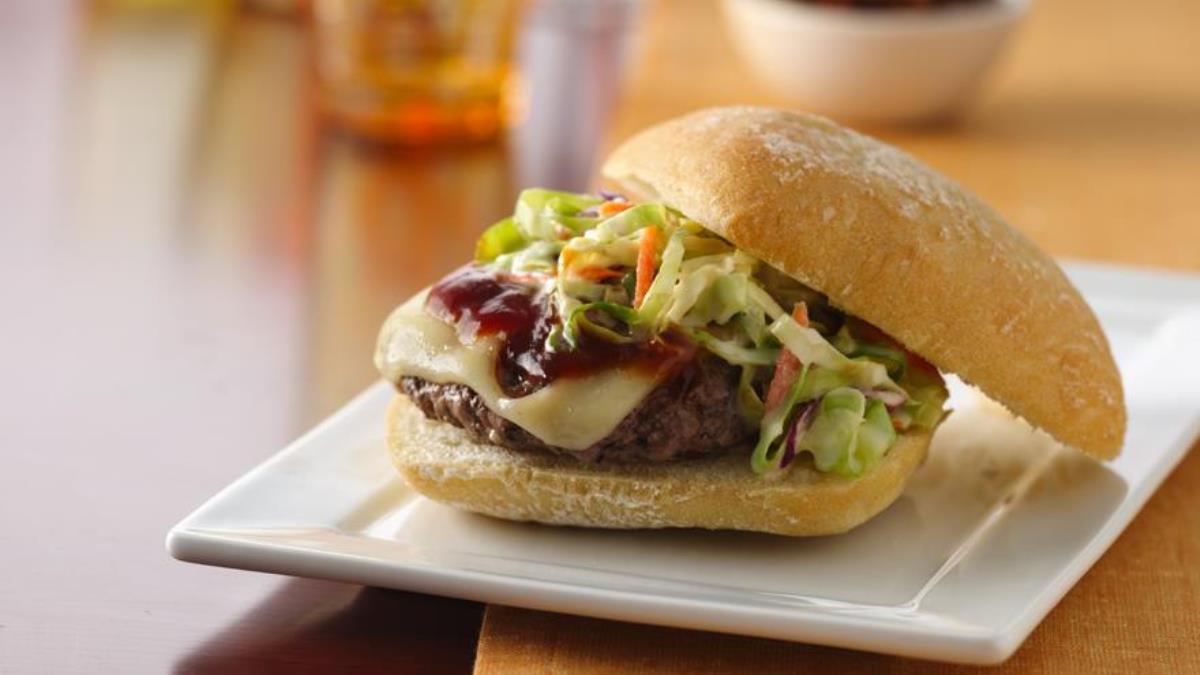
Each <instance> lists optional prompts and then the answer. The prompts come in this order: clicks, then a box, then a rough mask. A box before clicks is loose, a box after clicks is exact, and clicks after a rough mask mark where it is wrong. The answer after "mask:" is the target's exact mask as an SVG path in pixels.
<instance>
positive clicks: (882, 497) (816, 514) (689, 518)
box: [388, 396, 930, 536]
mask: <svg viewBox="0 0 1200 675" xmlns="http://www.w3.org/2000/svg"><path fill="white" fill-rule="evenodd" d="M929 438H930V434H929V433H928V432H917V433H913V432H909V433H905V434H904V435H902V436H900V437H899V439H897V441H896V444H895V445H893V446H892V448H891V449H890V450H889V451H888V453H887V455H886V456H885V457H884V459H883V460H882V461H881V462H880V463H879V465H878V466H876V467H875V468H874V469H873V470H871V471H869V472H868V473H867V474H866V475H864V476H862V477H860V478H856V479H847V478H842V477H840V476H836V475H832V474H827V473H820V472H818V471H816V470H815V469H813V468H812V465H811V464H807V463H804V464H800V463H798V464H796V465H793V467H792V468H791V469H790V470H789V471H788V472H787V473H786V474H783V475H782V476H781V477H780V478H778V479H768V478H763V477H761V476H758V475H755V474H754V473H753V472H752V471H751V470H750V460H749V458H748V457H747V456H745V455H744V454H739V453H735V454H726V455H722V456H717V457H710V458H703V459H695V460H681V461H678V462H664V463H646V464H581V463H579V462H578V461H577V460H575V459H572V458H570V457H555V456H550V455H539V454H530V453H520V452H514V451H512V450H508V449H507V448H502V447H499V446H496V445H490V444H487V443H480V442H478V441H476V440H474V439H472V438H471V437H470V436H469V435H468V434H467V433H466V432H464V431H463V430H462V429H460V428H458V427H456V426H453V425H451V424H447V423H445V422H438V421H434V420H430V419H427V418H426V417H425V416H424V414H422V413H421V411H420V410H419V409H417V407H416V406H414V405H413V404H412V403H411V402H410V401H409V400H408V398H407V397H405V396H398V397H397V398H396V400H395V401H394V402H393V403H392V405H391V408H390V409H389V411H388V447H389V448H390V449H391V453H392V461H393V462H394V463H395V465H396V468H397V469H399V470H400V473H401V474H402V475H403V476H404V478H405V479H406V480H407V481H408V483H409V485H411V486H412V487H413V488H414V489H416V490H417V491H418V492H420V493H421V494H423V495H425V496H426V497H429V498H430V499H434V500H436V501H439V502H443V503H445V504H449V505H450V506H454V507H457V508H460V509H466V510H468V511H474V512H476V513H482V514H486V515H489V516H494V517H497V518H505V519H507V520H523V521H536V522H539V523H549V524H552V525H578V526H583V527H605V528H662V527H698V528H705V529H710V530H750V531H756V532H771V533H774V534H783V535H790V536H812V535H823V534H838V533H841V532H846V531H847V530H850V529H852V528H854V527H857V526H858V525H860V524H862V523H864V522H866V521H867V520H869V519H870V518H872V517H873V516H875V515H876V514H878V513H879V512H880V511H882V510H883V509H885V508H887V506H888V505H889V504H891V503H892V502H893V501H895V500H896V498H897V497H898V496H900V491H901V490H902V489H903V488H904V483H905V480H906V479H907V478H908V476H909V475H910V474H911V473H912V472H913V471H914V470H915V469H916V468H917V467H918V466H920V464H921V461H922V460H923V459H924V458H925V453H926V451H927V450H928V448H929Z"/></svg>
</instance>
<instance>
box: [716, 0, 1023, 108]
mask: <svg viewBox="0 0 1200 675" xmlns="http://www.w3.org/2000/svg"><path fill="white" fill-rule="evenodd" d="M1028 6H1029V0H981V1H980V2H977V3H970V4H966V5H962V6H951V7H936V8H930V9H876V10H868V9H860V8H844V7H827V6H821V5H814V4H810V3H806V2H801V1H798V0H724V9H725V16H726V19H727V21H728V23H729V26H730V29H731V31H732V33H733V37H734V42H735V44H736V45H737V47H738V49H739V50H740V51H741V53H742V56H743V58H744V59H745V61H746V62H747V63H748V64H749V65H750V67H751V68H752V69H753V70H754V71H755V72H756V73H757V74H758V75H759V77H760V78H761V79H762V80H763V81H764V82H765V83H766V84H767V85H769V86H771V87H772V88H773V89H774V90H776V91H777V93H779V94H781V95H782V96H784V97H786V98H788V99H791V100H794V101H795V102H796V103H797V104H799V105H802V106H803V107H805V108H807V109H810V110H813V111H816V112H823V113H825V114H828V115H831V116H834V117H843V118H851V119H857V120H864V121H877V122H917V121H926V120H930V119H935V118H940V117H946V116H949V115H951V114H953V113H954V112H955V111H956V109H957V108H959V107H960V106H961V105H962V104H963V103H964V102H965V101H966V100H967V98H968V95H969V94H970V93H971V91H972V90H973V89H974V88H975V86H976V85H977V84H978V83H979V81H980V79H981V77H982V75H983V74H984V72H985V71H986V70H987V67H988V66H989V65H990V64H991V63H992V61H993V60H994V59H995V57H996V55H997V54H998V53H999V51H1000V47H1001V46H1002V45H1003V44H1004V41H1005V38H1006V37H1007V36H1008V34H1009V33H1010V32H1011V31H1012V29H1013V27H1014V26H1015V25H1016V23H1017V21H1018V19H1020V18H1021V16H1022V15H1023V14H1024V13H1025V11H1026V10H1027V9H1028Z"/></svg>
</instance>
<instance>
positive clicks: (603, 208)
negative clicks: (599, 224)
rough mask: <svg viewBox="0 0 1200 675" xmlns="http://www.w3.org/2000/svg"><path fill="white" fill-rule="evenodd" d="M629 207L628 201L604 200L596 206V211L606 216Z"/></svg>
mask: <svg viewBox="0 0 1200 675" xmlns="http://www.w3.org/2000/svg"><path fill="white" fill-rule="evenodd" d="M629 207H630V204H629V202H604V203H603V204H601V205H600V206H599V207H597V208H596V212H597V213H599V214H600V216H601V217H603V218H607V217H609V216H611V215H614V214H617V213H620V212H622V211H624V210H625V209H627V208H629Z"/></svg>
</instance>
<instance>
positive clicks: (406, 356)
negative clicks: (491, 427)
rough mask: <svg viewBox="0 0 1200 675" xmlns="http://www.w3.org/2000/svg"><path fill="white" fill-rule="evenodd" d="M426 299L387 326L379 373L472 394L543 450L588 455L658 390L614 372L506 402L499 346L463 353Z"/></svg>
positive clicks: (466, 348) (492, 342)
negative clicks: (466, 389)
mask: <svg viewBox="0 0 1200 675" xmlns="http://www.w3.org/2000/svg"><path fill="white" fill-rule="evenodd" d="M427 293H428V291H422V292H420V293H418V294H417V295H416V296H414V297H413V298H412V299H411V300H409V301H408V302H406V303H404V304H403V305H401V306H400V307H399V308H397V309H396V311H394V312H392V315H391V316H390V317H388V320H387V321H386V322H385V323H384V325H383V330H382V331H381V332H380V335H379V343H378V345H377V347H376V350H375V365H376V366H377V367H378V368H379V371H380V372H381V373H383V376H384V377H385V378H387V379H388V380H390V381H391V382H393V383H394V382H399V381H400V378H401V377H404V376H406V375H408V376H414V377H420V378H422V379H425V380H429V381H430V382H436V383H438V384H462V385H466V386H468V387H470V388H471V389H474V390H475V391H476V392H477V393H478V394H479V396H480V398H482V399H483V402H484V404H485V405H487V407H488V408H491V409H492V410H493V411H494V412H496V413H497V414H498V415H500V416H501V417H503V418H505V419H507V420H509V421H510V422H513V423H514V424H517V425H518V426H520V427H522V428H523V429H525V430H526V431H528V432H529V433H531V434H533V435H534V436H537V437H538V438H539V439H541V440H542V442H544V443H547V444H549V445H556V446H559V447H562V448H566V449H568V450H583V449H585V448H587V447H589V446H591V445H594V444H595V443H597V442H599V441H601V440H603V439H604V437H605V436H608V435H609V434H610V433H612V431H613V429H615V428H616V427H617V425H618V424H620V423H621V420H623V419H625V416H626V415H628V414H629V413H630V412H632V411H633V409H634V408H636V407H637V405H638V404H639V403H641V402H642V399H644V398H645V397H646V395H647V394H649V393H650V392H651V391H652V390H653V389H654V387H655V386H656V385H657V384H658V382H657V380H655V378H653V377H651V376H648V375H645V374H643V373H639V372H636V371H630V370H608V371H603V372H599V373H595V374H593V375H589V376H586V377H572V378H562V379H559V380H555V381H554V382H552V383H551V384H549V385H548V386H546V387H543V388H542V389H539V390H538V391H536V392H534V393H532V394H530V395H528V396H522V397H521V398H508V397H506V396H505V395H504V393H503V392H502V391H501V390H500V387H499V386H498V385H497V384H496V378H495V375H494V373H495V363H496V354H497V353H498V351H499V345H498V342H497V340H496V339H495V338H487V339H483V340H479V341H477V342H476V343H475V344H472V345H464V344H462V343H461V342H459V340H458V333H457V332H456V331H455V330H454V327H453V326H451V325H449V324H447V323H445V322H443V321H441V320H440V319H438V318H436V317H434V316H432V315H431V314H429V313H428V312H426V311H425V296H426V295H427Z"/></svg>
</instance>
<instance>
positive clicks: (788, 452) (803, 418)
mask: <svg viewBox="0 0 1200 675" xmlns="http://www.w3.org/2000/svg"><path fill="white" fill-rule="evenodd" d="M816 410H817V402H816V401H809V402H807V403H805V404H804V406H803V407H802V408H801V409H800V414H799V415H797V416H796V419H795V421H793V422H792V428H791V429H788V434H787V439H786V440H785V441H784V445H783V457H781V458H780V460H779V468H780V469H786V468H787V467H788V465H789V464H791V463H792V461H793V460H795V459H796V439H797V438H799V437H800V434H802V433H804V432H805V431H807V430H808V425H810V424H812V418H813V415H814V413H815V412H816Z"/></svg>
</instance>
